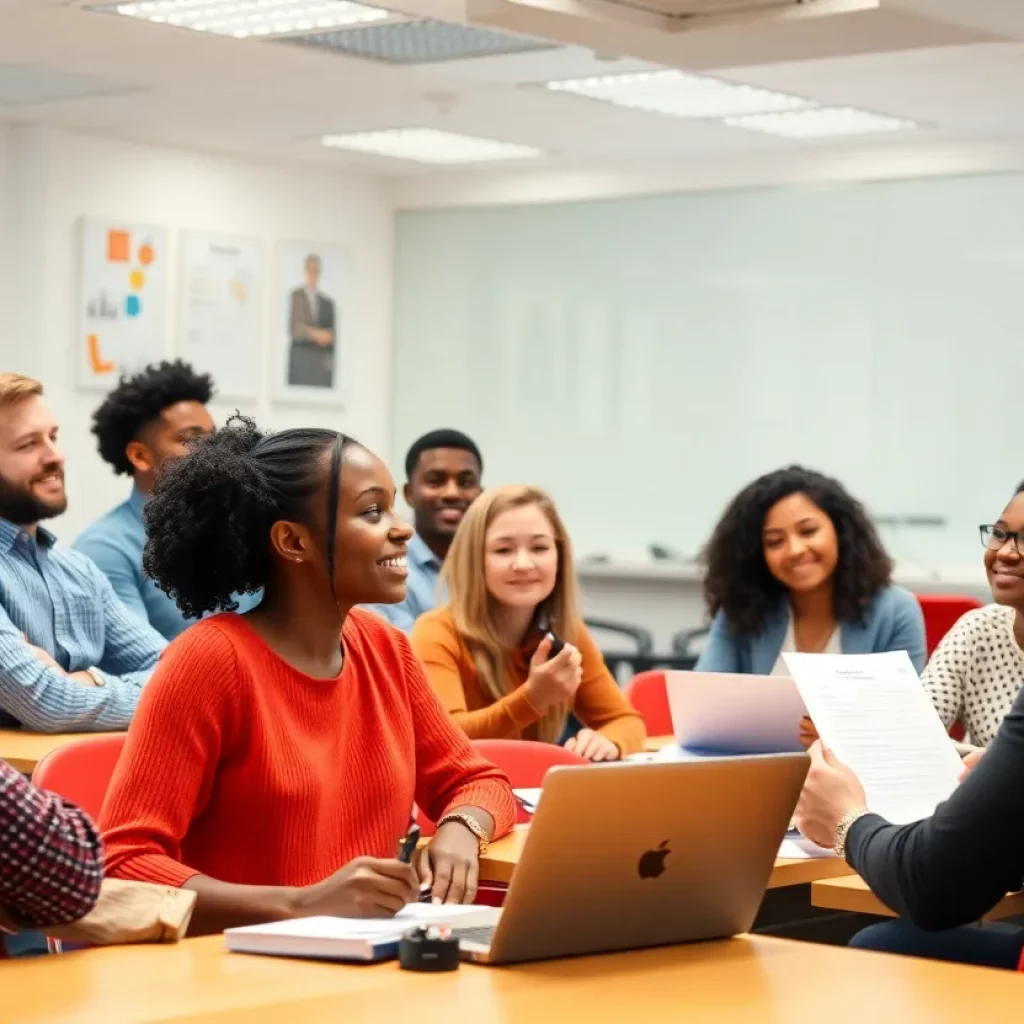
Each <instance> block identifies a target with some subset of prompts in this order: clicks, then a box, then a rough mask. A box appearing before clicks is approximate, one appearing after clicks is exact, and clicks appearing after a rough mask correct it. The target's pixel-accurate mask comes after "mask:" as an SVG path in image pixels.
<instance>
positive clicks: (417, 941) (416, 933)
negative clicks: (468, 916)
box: [398, 924, 459, 971]
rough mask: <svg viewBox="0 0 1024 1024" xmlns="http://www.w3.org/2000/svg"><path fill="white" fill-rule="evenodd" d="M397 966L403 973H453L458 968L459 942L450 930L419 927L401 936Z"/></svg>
mask: <svg viewBox="0 0 1024 1024" xmlns="http://www.w3.org/2000/svg"><path fill="white" fill-rule="evenodd" d="M398 964H399V966H400V967H401V968H402V970H403V971H454V970H456V969H457V968H458V966H459V940H458V939H457V938H456V937H455V936H454V935H452V930H451V929H450V928H444V927H442V926H440V925H435V924H432V925H428V926H426V927H423V926H422V925H420V927H418V928H413V930H412V931H410V932H406V933H405V935H403V936H402V940H401V942H399V944H398Z"/></svg>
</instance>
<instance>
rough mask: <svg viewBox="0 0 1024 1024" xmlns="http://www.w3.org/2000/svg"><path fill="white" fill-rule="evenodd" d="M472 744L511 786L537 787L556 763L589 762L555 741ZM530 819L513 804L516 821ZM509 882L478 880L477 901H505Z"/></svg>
mask: <svg viewBox="0 0 1024 1024" xmlns="http://www.w3.org/2000/svg"><path fill="white" fill-rule="evenodd" d="M473 746H474V747H476V749H477V750H479V751H480V753H481V754H483V756H484V757H486V758H487V760H488V761H490V762H491V763H492V764H496V765H497V766H498V767H499V768H500V769H501V770H502V771H503V772H504V773H505V774H506V775H507V776H508V779H509V782H511V783H512V788H513V789H538V788H539V787H540V786H542V785H543V784H544V776H545V775H547V773H548V770H549V769H550V768H554V767H555V766H556V765H562V764H567V765H574V764H575V765H579V764H589V763H590V762H589V761H587V759H586V758H585V757H580V755H579V754H574V753H573V752H572V751H571V750H566V749H565V747H559V746H556V745H555V744H554V743H537V742H535V741H533V740H474V741H473ZM529 820H530V815H529V814H527V812H526V811H525V809H524V808H522V807H519V806H517V807H516V823H517V824H519V825H524V824H526V823H528V822H529ZM507 891H508V886H507V885H505V884H503V883H502V882H481V883H480V888H479V890H478V892H477V897H476V902H477V903H478V904H480V905H481V906H486V907H500V906H501V905H502V904H503V903H504V902H505V893H506V892H507Z"/></svg>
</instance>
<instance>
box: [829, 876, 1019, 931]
mask: <svg viewBox="0 0 1024 1024" xmlns="http://www.w3.org/2000/svg"><path fill="white" fill-rule="evenodd" d="M811 905H812V906H815V907H822V908H824V909H827V910H850V911H853V912H854V913H856V914H875V915H877V916H878V917H896V914H894V913H893V912H892V911H891V910H890V909H889V908H888V907H887V906H886V905H885V904H884V903H883V902H882V901H881V900H880V899H879V898H878V897H877V896H876V895H875V894H874V893H873V892H872V891H871V890H870V889H869V888H868V885H867V882H865V881H864V879H863V878H861V877H860V875H847V876H846V877H844V878H829V879H827V880H817V881H815V882H814V883H813V884H812V885H811ZM1018 914H1024V892H1012V893H1010V894H1009V895H1007V896H1004V897H1003V898H1002V899H1001V900H1000V901H999V903H997V904H996V906H994V907H993V908H992V909H991V910H990V911H989V912H988V913H987V914H986V915H985V920H986V921H998V920H1000V919H1001V918H1004V917H1016V916H1017V915H1018Z"/></svg>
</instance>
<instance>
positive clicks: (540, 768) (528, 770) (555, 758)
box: [473, 740, 588, 789]
mask: <svg viewBox="0 0 1024 1024" xmlns="http://www.w3.org/2000/svg"><path fill="white" fill-rule="evenodd" d="M473 746H474V747H476V749H477V750H478V751H480V753H481V754H482V755H483V756H484V757H486V758H487V760H488V761H490V762H491V764H496V765H497V766H498V767H499V768H500V769H501V770H502V771H503V772H504V773H505V774H506V775H507V776H508V778H509V781H510V782H511V783H512V788H513V789H536V788H537V787H539V786H541V785H543V783H544V776H545V775H547V773H548V769H549V768H554V767H555V765H559V764H587V763H588V762H587V759H586V758H585V757H580V755H579V754H574V753H573V752H572V751H571V750H566V749H565V747H559V746H556V745H555V744H554V743H537V742H536V741H534V740H474V741H473Z"/></svg>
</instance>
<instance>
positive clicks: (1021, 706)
mask: <svg viewBox="0 0 1024 1024" xmlns="http://www.w3.org/2000/svg"><path fill="white" fill-rule="evenodd" d="M809 753H810V755H811V769H810V772H809V773H808V776H807V782H806V785H805V787H804V791H803V794H802V795H801V797H800V803H799V804H798V806H797V813H796V823H797V826H798V828H799V829H800V831H801V832H802V833H803V834H804V835H805V836H807V838H808V839H810V840H812V841H813V842H815V843H818V844H819V845H821V846H825V847H834V848H835V850H836V852H837V853H839V854H840V855H841V856H844V857H845V858H846V861H847V863H848V864H849V865H850V867H852V868H853V869H854V870H855V871H856V872H857V873H858V874H859V875H860V876H861V878H863V879H864V881H865V882H867V884H868V886H869V887H870V888H871V891H872V892H873V893H874V894H875V895H876V896H877V897H878V898H879V899H880V900H881V901H882V902H883V903H884V904H885V905H886V906H887V907H889V908H890V909H891V910H893V911H895V912H896V913H897V914H898V915H899V917H900V919H899V920H897V921H892V922H887V923H885V924H878V925H872V926H871V927H869V928H865V929H864V930H863V931H861V932H860V933H859V934H857V935H856V936H854V939H853V941H852V942H851V945H853V946H855V947H857V948H860V949H874V950H880V951H883V952H889V953H903V954H906V955H908V956H922V957H928V958H930V959H935V960H952V961H956V962H959V963H973V964H982V965H985V966H989V967H1005V968H1009V969H1011V970H1012V969H1014V968H1016V967H1017V966H1018V962H1019V960H1020V958H1021V951H1022V949H1024V928H1021V927H1018V926H1016V925H1013V924H1009V923H1001V924H983V925H980V924H975V922H977V921H978V920H979V919H980V918H981V917H982V915H984V914H985V913H986V912H987V911H989V910H991V909H992V907H994V906H995V905H996V904H997V903H998V902H999V901H1000V900H1001V899H1002V897H1003V896H1005V895H1006V893H1007V892H1012V891H1015V890H1017V889H1020V888H1021V887H1022V884H1024V815H1022V814H1021V809H1022V808H1021V794H1022V793H1024V690H1021V691H1020V692H1019V693H1018V694H1017V698H1016V700H1015V701H1014V702H1013V707H1012V708H1011V709H1010V713H1009V714H1008V715H1007V716H1006V718H1005V719H1004V720H1003V724H1002V726H1001V727H1000V729H999V732H998V733H997V734H996V738H995V739H994V740H993V741H992V743H991V745H990V746H989V747H988V748H987V751H975V752H974V753H972V754H970V755H969V756H968V757H967V758H965V760H964V772H963V774H962V775H961V784H960V786H959V787H958V788H957V790H956V791H955V792H954V793H953V794H952V796H950V798H949V799H948V800H947V801H945V803H942V804H940V805H939V806H938V807H937V808H936V810H935V813H934V814H933V815H932V816H931V817H930V818H926V819H924V820H923V821H918V822H915V823H914V824H912V825H899V826H898V825H891V824H889V822H887V821H886V820H885V819H884V818H882V817H880V816H879V815H877V814H872V813H870V812H869V811H868V810H867V808H866V805H865V798H864V789H863V787H862V786H861V784H860V782H859V781H858V780H857V777H856V775H854V773H853V772H852V771H851V770H850V769H849V768H847V767H846V766H845V765H843V764H841V763H840V762H839V761H838V760H837V759H836V758H835V757H834V755H832V754H831V752H829V751H828V750H826V749H824V748H823V747H822V746H821V743H820V741H819V742H817V743H815V744H814V745H813V746H812V747H811V749H810V751H809ZM982 755H984V756H982Z"/></svg>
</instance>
